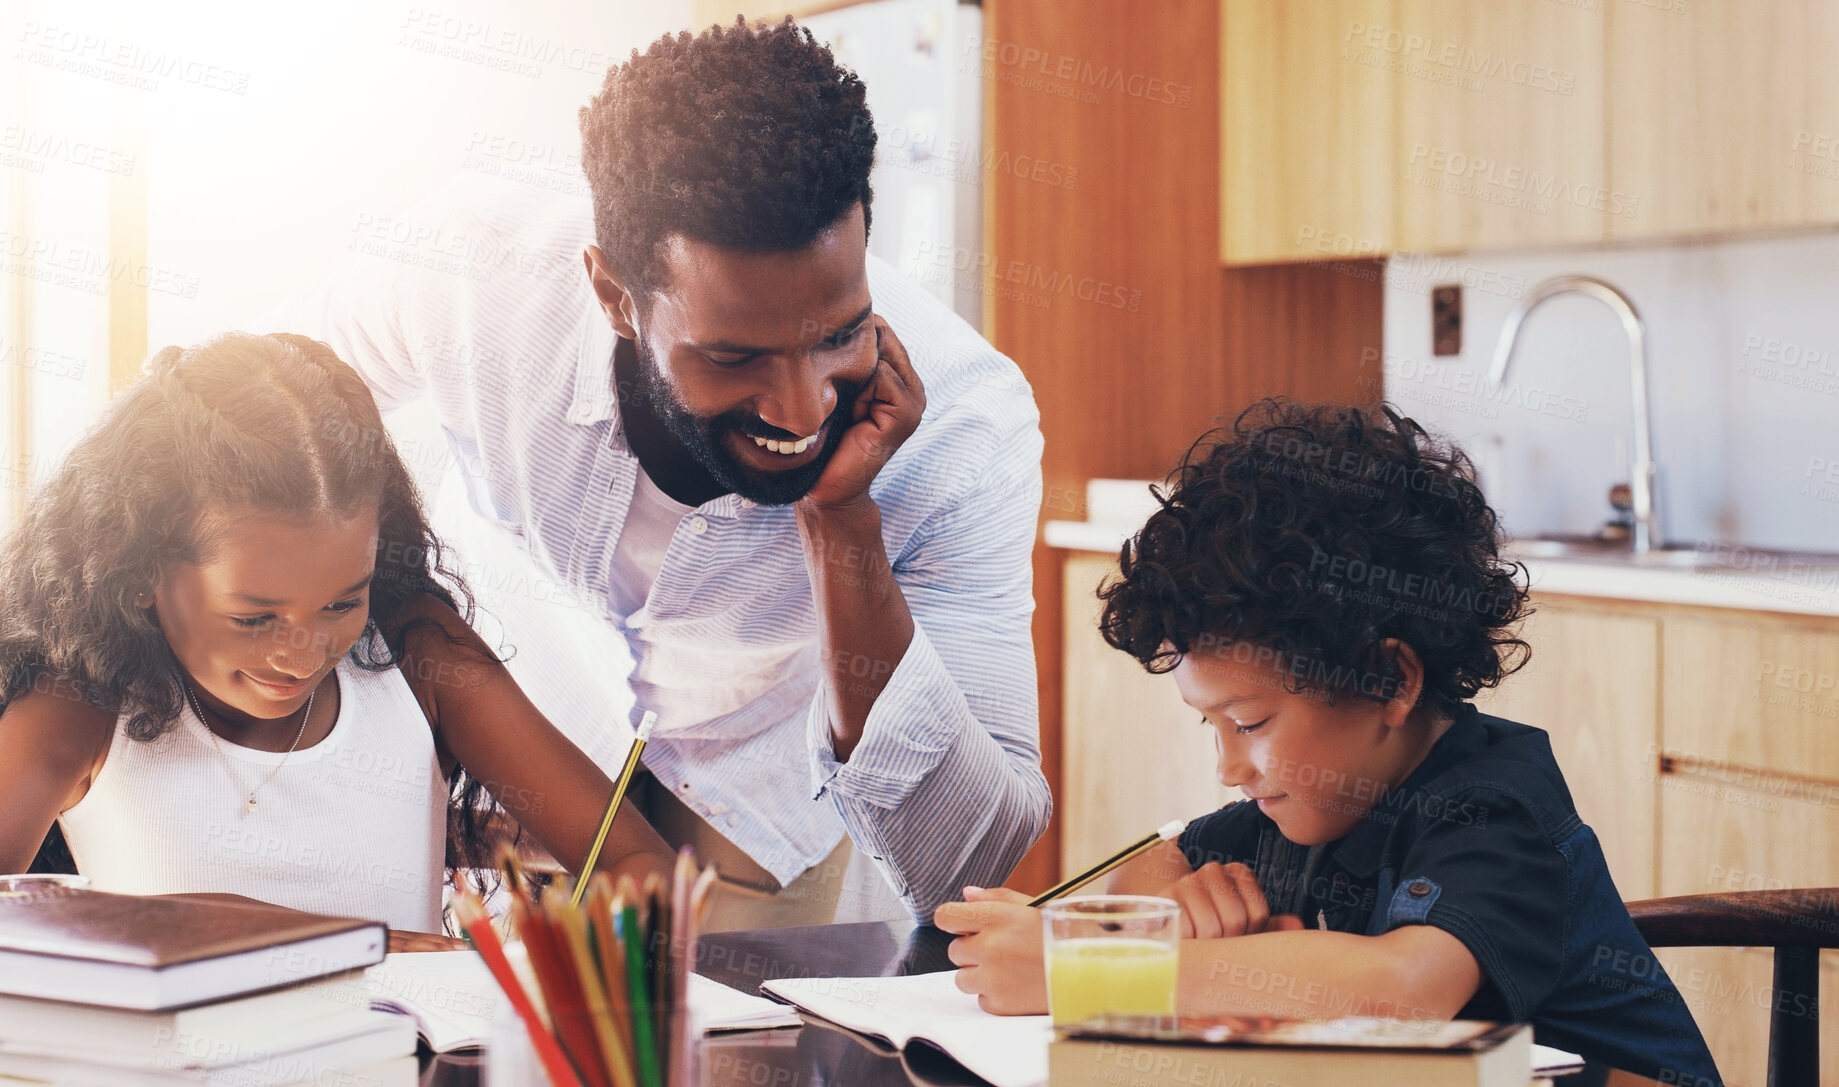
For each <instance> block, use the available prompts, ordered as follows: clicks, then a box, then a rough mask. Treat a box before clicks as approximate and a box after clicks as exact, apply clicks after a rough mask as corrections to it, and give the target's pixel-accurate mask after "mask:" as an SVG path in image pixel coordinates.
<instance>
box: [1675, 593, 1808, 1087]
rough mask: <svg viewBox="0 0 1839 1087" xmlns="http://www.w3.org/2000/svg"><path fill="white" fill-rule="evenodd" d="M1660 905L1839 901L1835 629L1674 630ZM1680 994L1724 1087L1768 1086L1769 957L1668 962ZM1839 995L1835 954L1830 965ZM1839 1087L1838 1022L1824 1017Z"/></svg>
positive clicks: (1687, 953) (1740, 616) (1702, 624)
mask: <svg viewBox="0 0 1839 1087" xmlns="http://www.w3.org/2000/svg"><path fill="white" fill-rule="evenodd" d="M1664 638H1665V650H1664V666H1663V670H1662V683H1661V692H1662V693H1661V702H1662V707H1663V712H1662V724H1661V741H1662V745H1661V755H1662V756H1663V757H1664V758H1665V760H1666V761H1665V763H1664V767H1665V772H1664V773H1662V774H1661V775H1660V777H1659V781H1660V797H1659V799H1660V893H1661V894H1663V895H1687V894H1708V893H1712V892H1717V891H1741V890H1764V889H1770V888H1780V887H1839V745H1836V744H1835V743H1834V742H1833V735H1834V731H1835V729H1836V728H1839V622H1835V621H1834V620H1832V619H1821V618H1804V617H1799V616H1786V615H1760V614H1755V613H1746V612H1735V613H1714V612H1691V613H1685V614H1681V615H1679V616H1677V617H1674V616H1669V617H1668V618H1667V619H1666V621H1665V634H1664ZM1661 960H1662V961H1663V962H1664V963H1665V964H1666V966H1667V971H1668V973H1669V974H1671V975H1672V976H1673V979H1674V982H1675V983H1676V984H1678V985H1679V987H1680V991H1681V992H1682V993H1683V994H1684V996H1685V998H1686V1002H1687V1004H1688V1005H1689V1006H1690V1007H1691V1008H1692V1012H1693V1016H1694V1017H1695V1018H1696V1019H1697V1020H1698V1023H1699V1027H1700V1029H1702V1030H1703V1031H1704V1032H1705V1037H1706V1040H1707V1041H1708V1042H1710V1044H1711V1050H1712V1055H1713V1056H1715V1057H1716V1058H1717V1060H1718V1066H1719V1068H1720V1070H1722V1071H1723V1073H1724V1075H1725V1077H1726V1079H1727V1081H1728V1082H1730V1083H1733V1084H1761V1083H1762V1082H1764V1072H1765V1068H1766V1063H1767V1055H1768V1027H1767V1023H1768V1009H1769V1006H1770V1004H1771V1002H1772V1000H1773V999H1774V991H1773V990H1772V989H1771V988H1770V983H1771V977H1772V974H1771V962H1772V959H1771V956H1770V954H1769V953H1768V952H1767V951H1766V950H1764V949H1740V950H1724V949H1696V948H1694V949H1683V948H1682V949H1673V950H1668V951H1666V952H1664V953H1663V954H1662V955H1661ZM1820 974H1821V985H1822V992H1823V993H1824V994H1826V995H1827V997H1828V998H1829V999H1830V997H1831V994H1833V993H1835V992H1839V988H1835V987H1834V986H1835V984H1836V983H1839V954H1836V953H1834V952H1830V951H1829V952H1824V953H1822V955H1821V970H1820ZM1820 1031H1821V1039H1820V1046H1821V1075H1820V1081H1821V1082H1822V1083H1839V1016H1834V1015H1831V1014H1828V1015H1825V1016H1822V1017H1821V1027H1820Z"/></svg>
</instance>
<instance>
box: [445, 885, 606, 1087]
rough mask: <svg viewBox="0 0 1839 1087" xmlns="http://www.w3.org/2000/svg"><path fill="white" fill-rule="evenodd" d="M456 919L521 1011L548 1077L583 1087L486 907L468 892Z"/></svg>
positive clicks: (556, 1084)
mask: <svg viewBox="0 0 1839 1087" xmlns="http://www.w3.org/2000/svg"><path fill="white" fill-rule="evenodd" d="M454 915H455V916H456V917H458V918H459V919H460V928H461V930H462V931H464V932H465V933H466V939H467V941H468V942H470V943H471V944H472V945H473V950H474V951H477V952H478V953H479V957H480V958H481V959H483V960H485V968H486V969H487V970H490V971H491V973H492V977H493V979H495V980H496V981H497V982H498V987H499V988H500V989H503V990H504V995H505V996H506V997H507V998H509V1000H510V1001H511V1007H512V1008H514V1009H515V1010H516V1011H517V1017H518V1018H519V1019H522V1020H523V1021H524V1029H525V1030H526V1031H528V1032H529V1034H530V1044H531V1046H532V1047H534V1048H535V1050H536V1056H537V1059H538V1060H540V1061H541V1062H542V1063H543V1071H544V1072H545V1073H547V1074H548V1076H549V1082H550V1083H551V1084H552V1085H553V1087H581V1078H580V1077H579V1076H577V1075H575V1069H574V1066H572V1065H570V1064H569V1063H568V1058H567V1057H566V1056H564V1055H563V1053H562V1047H561V1046H560V1045H558V1044H557V1043H556V1039H555V1035H553V1034H551V1033H549V1028H548V1027H547V1026H545V1025H544V1024H543V1018H542V1016H541V1015H540V1014H539V1013H538V1012H537V1010H536V1005H534V1004H532V1003H531V1002H530V995H529V994H528V993H526V992H524V987H523V983H522V982H520V981H518V980H517V972H516V971H515V970H513V969H512V968H511V960H510V959H508V958H506V957H505V953H504V946H503V945H502V944H500V943H499V942H498V933H497V932H496V931H494V930H493V928H492V922H491V919H490V918H489V917H487V916H486V914H485V907H484V906H483V905H482V904H481V903H480V902H479V901H478V899H477V898H475V897H473V895H472V892H470V891H466V892H463V893H462V894H460V895H458V896H456V897H455V898H454Z"/></svg>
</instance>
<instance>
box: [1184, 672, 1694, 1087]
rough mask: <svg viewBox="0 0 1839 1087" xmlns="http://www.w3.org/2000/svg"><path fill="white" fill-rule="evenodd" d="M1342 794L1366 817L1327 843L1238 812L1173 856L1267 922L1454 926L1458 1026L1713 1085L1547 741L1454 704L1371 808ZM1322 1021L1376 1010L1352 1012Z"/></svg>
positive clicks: (1355, 791)
mask: <svg viewBox="0 0 1839 1087" xmlns="http://www.w3.org/2000/svg"><path fill="white" fill-rule="evenodd" d="M1363 790H1364V791H1363ZM1344 791H1345V792H1346V795H1347V802H1348V803H1349V804H1350V805H1352V804H1366V803H1372V804H1373V807H1372V810H1371V811H1369V812H1368V813H1367V814H1366V815H1365V817H1363V818H1362V820H1361V822H1360V823H1359V824H1358V825H1357V826H1356V827H1355V828H1354V829H1353V830H1352V831H1349V832H1348V834H1347V835H1346V836H1344V837H1342V838H1341V839H1340V840H1339V841H1336V842H1331V843H1329V844H1327V845H1320V846H1314V847H1307V846H1300V845H1297V844H1295V843H1293V842H1291V841H1289V840H1288V839H1286V838H1285V837H1283V835H1282V834H1281V833H1280V832H1279V831H1278V829H1277V824H1276V823H1274V822H1273V821H1272V820H1271V819H1270V818H1269V817H1268V816H1266V815H1265V814H1264V813H1263V812H1261V811H1259V810H1258V807H1257V805H1256V804H1254V803H1252V802H1250V801H1241V802H1239V803H1236V804H1231V805H1228V806H1226V807H1225V808H1222V809H1220V810H1219V811H1217V812H1214V813H1212V814H1210V815H1207V816H1203V817H1202V818H1200V819H1197V820H1194V821H1193V822H1191V823H1189V824H1188V828H1187V830H1186V831H1184V832H1183V833H1182V835H1181V838H1180V840H1179V845H1180V847H1181V849H1182V852H1183V853H1184V854H1185V855H1186V857H1187V860H1188V863H1189V865H1191V866H1192V867H1194V868H1196V869H1198V868H1199V867H1200V866H1201V865H1203V864H1206V863H1208V862H1211V861H1217V862H1220V863H1222V864H1224V863H1228V862H1231V861H1240V862H1242V863H1244V864H1246V865H1248V866H1250V867H1251V869H1252V871H1253V872H1254V873H1255V874H1256V875H1257V877H1258V884H1259V886H1260V887H1261V888H1263V890H1264V894H1265V898H1266V900H1267V902H1268V903H1269V904H1270V908H1271V913H1272V915H1277V914H1285V913H1293V914H1296V915H1298V916H1300V917H1302V918H1303V920H1304V921H1305V923H1306V924H1307V925H1308V926H1309V927H1310V928H1327V929H1333V930H1335V931H1338V932H1352V933H1361V934H1364V935H1368V936H1378V935H1380V934H1382V933H1385V932H1389V931H1391V930H1392V929H1395V928H1398V927H1400V926H1402V925H1418V924H1428V925H1434V926H1436V927H1437V928H1440V929H1443V930H1444V931H1446V932H1448V933H1450V934H1451V935H1452V936H1454V937H1456V938H1457V939H1458V940H1461V941H1462V943H1463V945H1464V946H1465V947H1467V948H1468V949H1469V951H1470V953H1472V954H1473V955H1474V956H1475V961H1476V962H1477V963H1479V964H1480V966H1481V972H1482V985H1481V989H1480V990H1479V991H1478V992H1477V993H1476V994H1475V997H1474V999H1472V1000H1470V1001H1469V1003H1468V1004H1467V1005H1466V1006H1464V1007H1463V1009H1462V1011H1461V1012H1460V1013H1459V1017H1460V1018H1466V1019H1500V1020H1517V1021H1522V1022H1530V1023H1532V1025H1533V1034H1534V1036H1535V1037H1536V1038H1537V1039H1538V1040H1539V1041H1540V1042H1541V1043H1543V1044H1545V1045H1552V1046H1557V1047H1559V1048H1561V1049H1568V1050H1572V1051H1575V1052H1577V1053H1581V1054H1582V1055H1583V1056H1585V1057H1586V1058H1589V1059H1591V1060H1593V1061H1599V1062H1601V1063H1603V1064H1607V1065H1609V1066H1610V1067H1613V1068H1620V1069H1624V1070H1627V1071H1630V1072H1635V1073H1637V1074H1639V1075H1643V1076H1647V1077H1648V1078H1650V1079H1657V1080H1660V1081H1662V1082H1665V1083H1683V1084H1706V1085H1716V1084H1720V1083H1722V1082H1723V1081H1722V1080H1721V1079H1720V1078H1719V1076H1718V1070H1717V1066H1716V1064H1715V1063H1713V1061H1712V1059H1711V1053H1710V1051H1709V1050H1708V1049H1707V1048H1706V1046H1705V1039H1704V1037H1703V1036H1702V1035H1701V1034H1700V1033H1699V1029H1698V1025H1697V1024H1696V1023H1695V1022H1693V1019H1692V1015H1691V1013H1690V1012H1689V1011H1688V1010H1687V1009H1686V1005H1685V1001H1684V1000H1683V999H1682V998H1681V997H1680V994H1679V990H1678V989H1677V988H1675V987H1674V985H1673V982H1672V980H1671V979H1670V978H1668V976H1667V974H1666V971H1665V970H1664V969H1662V968H1661V966H1660V963H1659V961H1658V960H1656V959H1655V958H1654V953H1653V951H1652V949H1650V948H1649V947H1648V945H1647V941H1646V940H1644V939H1642V938H1641V934H1640V933H1639V932H1637V931H1636V929H1635V925H1634V922H1633V921H1632V920H1630V919H1629V916H1628V909H1627V907H1625V906H1624V905H1623V904H1622V896H1621V895H1620V894H1619V893H1617V891H1616V888H1615V883H1614V882H1613V881H1612V880H1611V879H1610V878H1609V868H1608V865H1607V864H1606V863H1605V861H1604V859H1603V850H1602V846H1601V845H1600V844H1599V843H1598V842H1597V839H1596V834H1595V832H1594V831H1592V830H1591V829H1590V828H1589V827H1588V826H1586V825H1585V824H1584V822H1583V821H1582V820H1581V819H1579V818H1578V816H1577V810H1576V808H1575V807H1574V806H1573V805H1572V803H1571V792H1570V790H1569V789H1568V788H1566V786H1565V783H1564V776H1563V775H1562V774H1561V773H1560V772H1559V770H1558V763H1557V761H1556V760H1555V759H1553V757H1552V747H1551V742H1550V740H1549V739H1548V738H1547V737H1546V734H1545V733H1544V732H1543V731H1541V730H1539V729H1536V728H1531V727H1529V726H1526V725H1521V724H1516V723H1514V722H1512V721H1504V720H1501V719H1500V718H1497V717H1489V716H1487V715H1486V714H1482V713H1480V712H1478V711H1477V710H1476V709H1475V707H1474V706H1472V705H1468V704H1464V705H1463V706H1462V708H1461V709H1460V710H1459V711H1458V712H1457V714H1456V717H1455V720H1454V722H1453V723H1452V724H1451V726H1450V728H1449V730H1448V731H1447V732H1445V733H1444V735H1443V736H1442V737H1441V738H1440V739H1439V740H1438V741H1437V743H1436V744H1435V746H1433V747H1432V748H1431V750H1430V753H1429V754H1428V755H1427V756H1425V759H1424V761H1423V763H1421V764H1420V765H1419V766H1418V768H1417V769H1416V770H1413V771H1412V772H1411V774H1410V775H1409V776H1408V777H1407V778H1406V779H1405V781H1404V782H1403V783H1401V784H1400V785H1399V786H1397V787H1396V788H1393V789H1391V790H1389V791H1384V790H1380V791H1381V792H1382V793H1383V795H1381V796H1379V797H1378V799H1377V802H1374V799H1375V798H1374V792H1375V788H1374V785H1373V783H1367V784H1366V785H1364V786H1359V785H1355V784H1353V783H1350V784H1349V785H1348V786H1346V787H1345V790H1344ZM1331 1005H1332V997H1331ZM1329 1011H1330V1012H1333V1013H1339V1014H1348V1015H1361V1014H1373V1013H1374V1009H1372V1008H1363V1007H1359V1006H1355V1005H1352V1004H1351V1002H1350V1006H1349V1007H1347V1008H1344V1009H1336V1008H1333V1007H1332V1006H1331V1007H1330V1008H1329ZM1400 1012H1401V1013H1403V1014H1409V1013H1410V1011H1409V1009H1400Z"/></svg>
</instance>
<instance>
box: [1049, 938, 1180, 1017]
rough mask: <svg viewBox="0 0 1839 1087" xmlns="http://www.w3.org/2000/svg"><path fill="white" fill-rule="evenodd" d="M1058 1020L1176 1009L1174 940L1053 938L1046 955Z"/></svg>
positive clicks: (1051, 1001)
mask: <svg viewBox="0 0 1839 1087" xmlns="http://www.w3.org/2000/svg"><path fill="white" fill-rule="evenodd" d="M1047 1003H1048V1007H1050V1008H1051V1009H1052V1010H1053V1013H1054V1022H1055V1023H1081V1022H1084V1021H1085V1020H1087V1019H1090V1018H1092V1017H1093V1016H1095V1015H1103V1014H1106V1013H1112V1014H1117V1015H1174V1014H1175V946H1174V945H1173V944H1171V943H1169V942H1168V941H1166V940H1137V939H1128V938H1123V937H1097V938H1093V939H1073V940H1065V939H1062V940H1055V941H1053V944H1052V946H1051V947H1050V948H1049V949H1048V955H1047Z"/></svg>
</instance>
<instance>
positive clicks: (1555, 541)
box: [1506, 536, 1839, 573]
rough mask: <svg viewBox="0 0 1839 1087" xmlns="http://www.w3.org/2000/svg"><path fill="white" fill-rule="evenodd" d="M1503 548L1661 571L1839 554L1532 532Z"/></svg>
mask: <svg viewBox="0 0 1839 1087" xmlns="http://www.w3.org/2000/svg"><path fill="white" fill-rule="evenodd" d="M1506 553H1507V555H1508V557H1510V558H1516V559H1538V560H1546V561H1558V562H1588V563H1596V564H1599V565H1601V564H1626V565H1628V566H1638V567H1644V568H1654V569H1661V570H1725V571H1732V570H1740V571H1747V572H1754V573H1781V572H1783V571H1787V570H1791V569H1796V568H1803V569H1804V568H1807V567H1839V554H1833V553H1831V552H1822V551H1779V550H1773V549H1770V548H1762V547H1744V546H1741V545H1737V544H1692V545H1674V546H1671V547H1659V548H1655V549H1653V550H1650V551H1646V552H1642V553H1640V554H1637V553H1636V552H1635V551H1634V549H1633V548H1631V547H1630V546H1629V543H1628V541H1627V540H1601V539H1597V538H1596V537H1594V536H1536V537H1529V538H1526V539H1518V540H1510V541H1508V543H1507V547H1506Z"/></svg>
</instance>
